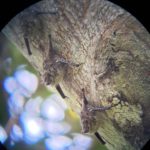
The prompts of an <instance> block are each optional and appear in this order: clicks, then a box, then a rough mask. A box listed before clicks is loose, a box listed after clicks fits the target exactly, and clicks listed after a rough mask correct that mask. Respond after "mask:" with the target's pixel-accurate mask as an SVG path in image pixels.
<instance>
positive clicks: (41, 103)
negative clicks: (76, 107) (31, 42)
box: [0, 33, 107, 150]
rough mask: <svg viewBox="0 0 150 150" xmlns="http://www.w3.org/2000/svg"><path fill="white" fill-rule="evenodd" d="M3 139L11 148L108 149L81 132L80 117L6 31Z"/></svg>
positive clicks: (1, 80) (0, 65)
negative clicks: (52, 88) (46, 81)
mask: <svg viewBox="0 0 150 150" xmlns="http://www.w3.org/2000/svg"><path fill="white" fill-rule="evenodd" d="M0 141H1V142H2V143H3V144H4V145H5V146H6V147H7V148H8V150H20V148H21V149H22V150H27V149H28V150H37V149H38V150H107V149H106V147H105V146H103V145H101V144H100V143H99V141H98V140H97V139H96V138H95V136H93V135H85V134H84V135H83V134H81V127H80V120H79V116H78V115H77V114H76V113H74V112H73V111H72V110H71V109H70V108H69V107H68V106H67V105H66V104H65V102H64V100H63V99H62V98H61V97H60V95H59V94H58V93H54V92H52V91H49V90H48V89H47V88H46V87H45V86H44V85H43V84H42V83H41V82H40V78H39V75H38V73H37V72H36V71H35V70H34V69H33V68H32V66H31V65H30V64H29V63H28V62H27V60H26V59H25V58H24V57H23V56H22V55H21V53H20V52H19V50H18V49H17V48H16V47H15V46H14V45H13V44H12V43H11V42H10V41H8V40H7V39H6V37H5V36H4V35H3V34H2V33H0Z"/></svg>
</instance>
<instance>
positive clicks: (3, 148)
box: [0, 142, 7, 150]
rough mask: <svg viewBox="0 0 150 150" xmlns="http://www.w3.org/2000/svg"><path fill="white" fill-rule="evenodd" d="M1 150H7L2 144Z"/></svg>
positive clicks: (0, 145)
mask: <svg viewBox="0 0 150 150" xmlns="http://www.w3.org/2000/svg"><path fill="white" fill-rule="evenodd" d="M0 150H7V149H6V147H5V146H4V145H3V144H2V143H1V142H0Z"/></svg>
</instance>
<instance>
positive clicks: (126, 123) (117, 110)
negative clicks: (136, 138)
mask: <svg viewBox="0 0 150 150" xmlns="http://www.w3.org/2000/svg"><path fill="white" fill-rule="evenodd" d="M107 114H108V116H109V117H110V118H111V119H113V120H115V122H116V123H117V125H118V126H119V127H120V128H122V130H123V131H126V130H128V128H129V127H132V126H138V125H139V124H141V122H142V118H141V116H142V114H143V111H142V107H141V105H140V104H136V105H131V104H130V105H129V104H128V102H123V101H122V103H121V104H119V105H118V106H116V107H113V108H112V109H111V110H109V111H108V112H107Z"/></svg>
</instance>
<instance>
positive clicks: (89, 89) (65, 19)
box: [3, 0, 150, 150]
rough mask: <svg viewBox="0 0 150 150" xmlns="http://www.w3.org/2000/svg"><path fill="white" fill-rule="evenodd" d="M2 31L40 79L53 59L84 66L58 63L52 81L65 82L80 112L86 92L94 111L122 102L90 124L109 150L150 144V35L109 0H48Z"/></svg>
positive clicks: (98, 114)
mask: <svg viewBox="0 0 150 150" xmlns="http://www.w3.org/2000/svg"><path fill="white" fill-rule="evenodd" d="M3 33H4V34H5V35H6V36H7V37H8V39H10V41H12V42H13V43H14V44H15V45H16V46H17V47H18V48H19V49H20V50H21V52H22V54H23V55H24V56H25V57H26V58H27V59H28V60H29V61H30V62H31V64H32V65H33V66H34V67H35V69H36V70H37V71H38V72H40V74H41V75H43V72H44V71H45V70H44V69H43V62H44V61H45V60H47V64H50V63H51V61H53V59H48V58H52V57H53V55H56V56H59V58H60V59H61V58H63V60H65V61H66V62H69V63H70V64H81V65H79V66H78V67H74V66H73V65H72V66H71V65H70V66H69V65H68V66H66V65H62V66H60V65H58V66H59V67H60V69H59V71H57V72H58V74H59V75H56V79H54V81H55V82H54V83H53V85H55V83H59V84H60V86H61V87H62V89H63V91H64V93H65V95H66V96H67V97H69V99H67V100H66V102H67V103H69V105H70V106H71V108H72V109H73V110H74V111H75V112H77V113H79V114H80V111H81V108H82V107H81V103H82V89H83V88H84V89H85V93H86V98H87V100H88V103H89V104H90V105H92V106H94V107H98V106H99V107H100V106H104V107H107V106H110V105H111V104H115V103H116V102H118V101H121V103H120V104H118V105H117V106H116V107H112V109H109V110H106V111H104V112H100V111H96V122H94V123H91V124H92V128H91V130H90V132H91V133H93V132H95V131H97V130H98V131H99V133H100V134H101V135H102V136H103V137H104V139H105V140H106V142H107V144H106V146H107V148H108V149H109V150H139V149H140V148H141V147H142V146H143V145H144V144H145V143H146V142H147V141H148V139H149V138H150V129H149V127H150V111H149V108H150V35H149V33H148V32H147V31H146V29H145V28H144V27H143V26H142V25H141V24H140V23H139V22H138V21H137V20H136V19H135V18H134V17H133V16H131V15H130V14H129V13H128V12H126V11H125V10H123V9H122V8H120V7H119V6H117V5H115V4H112V3H111V2H109V1H106V0H78V1H76V0H61V1H58V0H43V1H41V2H39V3H37V4H35V5H33V6H31V7H29V8H28V9H26V10H24V11H22V12H21V13H20V14H18V15H17V16H16V17H15V18H13V19H12V20H11V21H10V22H9V23H8V25H7V26H6V27H5V28H4V29H3ZM49 35H51V39H52V45H53V48H54V49H53V51H54V53H52V52H51V50H49V38H48V37H49ZM24 37H27V38H28V40H29V43H30V48H31V51H32V55H28V51H27V47H26V44H25V41H24ZM50 55H51V56H50ZM54 57H55V56H54ZM46 71H47V70H46ZM48 71H49V70H48ZM114 95H118V96H114Z"/></svg>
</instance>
